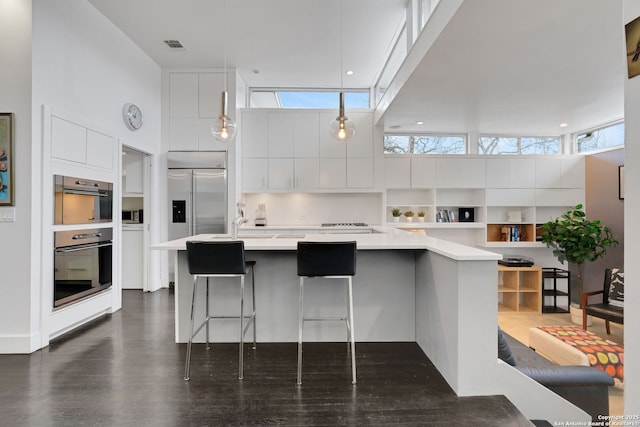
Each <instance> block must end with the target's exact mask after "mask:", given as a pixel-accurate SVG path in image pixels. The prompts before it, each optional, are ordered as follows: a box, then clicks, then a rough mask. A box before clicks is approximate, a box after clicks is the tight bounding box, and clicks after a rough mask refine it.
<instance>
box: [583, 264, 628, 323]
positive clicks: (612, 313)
mask: <svg viewBox="0 0 640 427" xmlns="http://www.w3.org/2000/svg"><path fill="white" fill-rule="evenodd" d="M599 294H602V302H601V303H594V304H589V297H591V296H593V295H599ZM581 302H582V329H584V330H586V329H587V316H589V315H590V316H593V317H598V318H600V319H604V322H605V328H606V330H607V335H610V334H611V327H610V326H609V322H614V323H619V324H621V325H622V324H624V273H623V272H621V271H620V270H619V269H617V268H614V269H609V268H607V269H606V270H605V272H604V286H603V287H602V290H600V291H592V292H583V293H582V298H581Z"/></svg>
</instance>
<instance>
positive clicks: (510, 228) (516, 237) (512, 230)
mask: <svg viewBox="0 0 640 427" xmlns="http://www.w3.org/2000/svg"><path fill="white" fill-rule="evenodd" d="M500 231H501V233H502V240H503V241H505V242H520V241H522V240H523V236H522V232H521V231H520V227H519V226H517V225H505V226H503V227H502V229H501V230H500Z"/></svg>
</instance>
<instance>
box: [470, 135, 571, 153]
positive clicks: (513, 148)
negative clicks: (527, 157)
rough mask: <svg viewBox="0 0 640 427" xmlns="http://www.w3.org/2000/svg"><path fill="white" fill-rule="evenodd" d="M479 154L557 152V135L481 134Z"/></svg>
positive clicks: (558, 143) (558, 139)
mask: <svg viewBox="0 0 640 427" xmlns="http://www.w3.org/2000/svg"><path fill="white" fill-rule="evenodd" d="M478 152H479V153H480V154H514V155H519V154H559V153H560V138H559V137H533V136H526V137H525V136H481V137H479V138H478Z"/></svg>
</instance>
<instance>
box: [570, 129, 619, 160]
mask: <svg viewBox="0 0 640 427" xmlns="http://www.w3.org/2000/svg"><path fill="white" fill-rule="evenodd" d="M623 145H624V123H623V122H621V123H616V124H614V125H610V126H606V127H602V128H599V129H594V130H592V131H589V132H585V133H579V134H577V135H576V148H577V152H578V153H586V152H589V151H596V150H601V149H603V148H609V147H618V146H623Z"/></svg>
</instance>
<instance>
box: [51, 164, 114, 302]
mask: <svg viewBox="0 0 640 427" xmlns="http://www.w3.org/2000/svg"><path fill="white" fill-rule="evenodd" d="M54 181H55V189H54V197H55V202H54V205H55V212H54V224H55V225H65V226H66V225H73V226H74V227H58V229H57V230H56V231H55V232H54V243H55V244H54V252H53V258H54V280H53V307H54V308H59V307H63V306H66V305H68V304H71V303H73V302H77V301H78V300H80V299H82V298H85V297H87V296H89V295H93V294H95V293H97V292H100V291H103V290H105V289H108V288H109V287H111V284H112V271H113V267H112V266H113V264H112V255H113V250H112V248H113V243H112V241H113V227H112V226H108V227H102V228H89V227H87V224H98V223H111V222H112V221H113V184H112V183H110V182H103V181H96V180H89V179H84V178H77V177H70V176H61V175H55V176H54ZM76 225H77V226H78V227H75V226H76ZM105 225H106V224H105Z"/></svg>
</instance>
